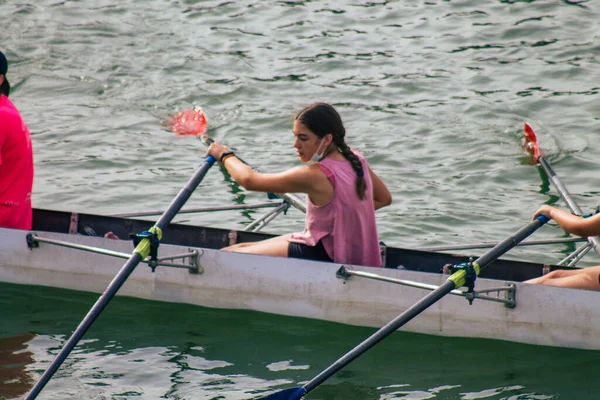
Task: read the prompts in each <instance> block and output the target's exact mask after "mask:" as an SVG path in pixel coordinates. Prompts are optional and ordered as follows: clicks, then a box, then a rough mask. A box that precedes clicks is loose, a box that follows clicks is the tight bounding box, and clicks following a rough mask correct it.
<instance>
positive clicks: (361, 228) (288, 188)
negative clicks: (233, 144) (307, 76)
mask: <svg viewBox="0 0 600 400" xmlns="http://www.w3.org/2000/svg"><path fill="white" fill-rule="evenodd" d="M293 133H294V137H295V140H294V148H295V149H296V154H297V155H298V157H299V158H300V161H302V162H304V163H308V162H309V161H311V160H312V161H315V162H316V163H314V164H310V165H305V166H300V167H295V168H292V169H289V170H287V171H285V172H281V173H278V174H263V173H259V172H256V171H254V170H252V169H251V168H250V167H248V166H247V165H246V164H244V163H243V162H242V161H240V160H239V159H237V158H236V157H235V154H234V153H233V152H232V151H230V150H229V149H228V148H227V147H225V146H223V145H221V144H219V143H216V142H215V143H213V144H212V145H211V146H210V147H209V149H208V152H207V155H212V156H213V157H214V158H215V159H216V160H220V162H221V163H222V164H223V166H224V167H225V168H226V169H227V172H229V174H230V175H231V177H232V178H233V179H234V180H235V181H236V182H237V183H239V184H240V185H242V186H243V187H244V188H245V189H247V190H256V191H261V192H273V193H306V194H307V212H306V227H305V229H304V231H303V232H300V233H293V234H287V235H283V236H279V237H275V238H272V239H268V240H264V241H261V242H253V243H240V244H237V245H234V246H230V247H226V248H224V249H223V250H228V251H237V252H243V253H253V254H264V255H271V256H280V257H294V258H304V259H312V260H321V261H334V262H336V263H344V264H355V265H366V266H374V267H380V266H381V255H380V251H379V238H378V235H377V225H376V223H375V210H376V209H378V208H381V207H384V206H387V205H389V204H391V202H392V196H391V194H390V192H389V190H388V188H387V187H386V186H385V184H384V183H383V182H382V181H381V179H380V178H379V177H378V176H377V175H376V174H375V173H374V172H373V171H372V170H371V168H370V167H369V164H368V163H367V161H366V160H365V159H364V157H363V156H362V155H360V154H359V153H358V152H356V151H354V150H352V149H350V147H348V145H347V144H346V142H345V140H344V137H345V135H346V130H345V129H344V125H343V123H342V119H341V117H340V115H339V114H338V112H337V111H336V110H335V109H334V108H333V107H332V106H331V105H329V104H325V103H315V104H312V105H310V106H308V107H306V108H304V109H303V110H302V111H300V112H299V113H298V115H296V117H295V119H294V128H293Z"/></svg>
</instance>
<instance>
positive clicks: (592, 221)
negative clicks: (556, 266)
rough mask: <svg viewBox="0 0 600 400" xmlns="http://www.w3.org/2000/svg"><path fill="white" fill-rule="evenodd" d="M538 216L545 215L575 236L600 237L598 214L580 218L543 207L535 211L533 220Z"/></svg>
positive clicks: (599, 218)
mask: <svg viewBox="0 0 600 400" xmlns="http://www.w3.org/2000/svg"><path fill="white" fill-rule="evenodd" d="M538 215H545V216H546V217H548V218H550V219H553V220H554V221H556V223H557V224H558V225H559V226H560V227H561V228H562V229H564V230H565V231H567V232H569V233H572V234H574V235H577V236H581V237H588V236H598V235H600V214H596V215H594V216H592V217H589V218H582V217H578V216H576V215H573V214H571V213H569V212H567V211H563V210H560V209H558V208H556V207H551V206H547V205H545V206H542V207H541V208H540V209H539V210H537V211H536V213H535V214H534V215H533V218H535V217H537V216H538Z"/></svg>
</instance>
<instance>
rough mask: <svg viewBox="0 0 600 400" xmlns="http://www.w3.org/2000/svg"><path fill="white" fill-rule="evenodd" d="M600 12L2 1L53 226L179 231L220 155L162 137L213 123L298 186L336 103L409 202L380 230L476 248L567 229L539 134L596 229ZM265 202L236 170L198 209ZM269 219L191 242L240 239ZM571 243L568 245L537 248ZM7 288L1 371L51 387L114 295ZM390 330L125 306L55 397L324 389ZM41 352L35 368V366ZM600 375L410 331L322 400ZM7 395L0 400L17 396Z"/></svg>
mask: <svg viewBox="0 0 600 400" xmlns="http://www.w3.org/2000/svg"><path fill="white" fill-rule="evenodd" d="M599 4H600V3H598V2H597V1H591V0H589V1H585V0H581V1H576V0H562V1H561V0H527V1H519V0H461V1H455V0H428V1H424V0H396V1H394V0H387V1H358V0H357V1H347V0H344V1H316V0H314V1H309V0H297V1H294V0H290V1H274V0H268V1H257V0H254V1H252V0H245V1H235V2H233V1H211V0H209V1H200V0H178V1H159V0H144V1H142V0H125V1H121V2H114V1H106V0H99V1H93V2H92V1H86V2H82V1H68V0H67V1H52V0H40V1H36V2H32V1H23V0H11V1H8V0H0V16H2V17H3V18H2V22H0V49H2V51H3V52H5V54H6V55H7V56H8V58H9V60H10V69H9V73H8V78H9V79H10V82H11V84H12V86H13V92H12V95H11V98H12V100H13V101H14V102H15V104H16V105H17V106H18V107H19V109H20V110H21V111H22V114H23V116H24V118H25V120H26V121H27V123H28V125H29V128H30V130H31V132H32V138H33V145H34V150H35V168H36V171H35V174H36V176H35V183H34V191H33V197H32V198H33V202H34V205H35V206H36V207H40V208H49V209H58V210H68V211H80V212H87V213H97V214H116V213H125V212H141V211H147V210H157V209H164V208H165V207H166V206H167V205H168V204H169V203H170V201H171V199H172V198H173V197H174V196H175V195H176V193H177V192H178V191H179V189H180V188H181V187H182V186H183V185H184V184H185V182H186V181H187V179H188V178H189V177H190V176H191V175H192V173H193V171H194V170H195V169H196V167H197V166H198V165H199V164H200V163H201V160H202V156H203V155H204V149H203V148H202V146H201V145H200V143H198V141H196V140H194V139H192V138H174V137H173V135H172V134H171V133H169V132H167V131H166V130H165V129H164V128H163V127H162V125H161V122H162V121H163V120H164V119H165V118H166V117H168V116H169V115H171V114H173V113H175V112H178V111H181V110H184V109H188V108H191V107H193V106H202V107H203V109H204V110H205V112H206V114H207V116H208V119H209V126H210V129H211V130H210V133H211V134H212V135H213V136H214V137H216V138H217V139H219V140H226V141H227V143H228V144H229V145H230V146H232V147H233V148H235V150H236V151H237V153H238V154H240V155H241V156H243V158H244V159H245V160H247V161H248V162H249V163H250V164H251V165H253V166H255V167H258V168H260V169H261V170H262V171H273V172H276V171H281V170H284V169H286V168H290V167H292V166H295V165H298V161H297V159H296V157H295V155H294V150H293V149H292V134H291V116H292V115H293V114H294V112H296V111H297V110H299V109H300V108H301V107H303V106H304V105H306V104H309V103H312V102H314V101H327V102H331V103H332V104H334V105H335V106H336V107H337V108H338V109H339V111H340V113H341V115H342V117H343V119H344V121H345V124H346V128H347V132H348V133H347V141H348V143H349V144H350V145H351V146H353V147H356V148H358V149H359V150H361V151H362V152H363V154H365V155H366V156H367V158H368V160H369V162H370V163H371V166H372V168H373V169H374V170H375V171H376V172H377V173H378V174H379V175H380V176H381V177H382V179H383V180H384V181H385V183H386V184H387V185H388V187H389V188H390V191H391V193H392V195H393V197H394V203H393V204H392V205H391V206H390V207H387V208H385V209H383V210H380V211H378V213H377V217H378V227H379V232H380V238H381V239H382V240H384V241H385V242H386V243H387V244H388V245H393V246H402V247H417V246H428V245H455V244H464V243H467V244H469V243H479V242H490V241H497V240H501V239H503V238H504V237H506V236H507V235H509V234H511V233H513V232H514V231H516V230H517V229H518V228H520V227H521V226H523V225H524V223H525V222H526V221H528V220H529V219H530V218H531V215H532V214H533V212H534V211H535V210H536V209H537V208H538V207H539V206H540V205H542V204H544V203H550V204H556V205H558V206H561V207H564V205H563V204H562V202H561V201H560V199H559V198H558V197H557V196H556V192H555V191H554V190H553V189H552V188H551V187H550V186H549V185H548V184H547V182H544V181H543V180H541V179H540V174H539V172H538V171H537V170H536V168H534V167H532V166H531V165H529V163H528V162H527V159H526V158H525V157H524V156H523V152H522V150H521V148H520V136H521V130H522V124H523V121H528V122H530V123H531V124H532V125H533V126H534V128H535V129H536V131H537V132H538V137H539V140H540V143H541V146H542V150H543V151H544V152H545V154H546V155H547V158H548V159H549V160H550V161H551V162H552V163H553V166H554V167H555V170H556V171H557V173H558V174H559V175H560V176H561V178H562V179H563V181H564V183H565V184H566V185H567V187H568V188H569V190H570V191H571V193H572V194H573V196H574V197H575V199H576V201H577V202H578V203H579V205H580V206H581V208H582V209H583V210H584V212H589V211H591V210H592V209H593V208H594V207H595V206H596V204H597V203H598V202H599V201H598V187H600V180H599V178H598V176H599V175H598V170H600V161H599V160H600V141H598V132H599V131H600V113H599V111H598V110H599V109H600V108H599V107H598V104H599V100H600V98H599V97H600V96H599V92H600V83H599V82H600V45H599V39H600V27H599V21H600V12H599V9H600V5H599ZM264 198H265V197H264V195H262V194H257V193H247V192H245V191H243V190H240V188H239V187H237V186H236V185H234V184H232V183H231V182H230V181H228V180H227V178H226V176H225V175H224V174H223V173H222V171H219V169H217V168H214V169H213V170H211V172H210V173H209V174H208V175H207V177H206V179H205V180H204V182H203V183H202V185H201V187H200V188H199V189H198V190H197V192H196V193H195V194H194V196H193V198H192V199H191V200H190V202H189V204H188V206H189V207H202V206H217V205H224V204H238V203H253V202H258V201H261V202H262V201H264ZM260 215H262V212H240V211H232V212H225V213H222V214H215V213H207V214H198V215H185V216H181V217H178V220H179V221H180V222H186V223H191V224H198V225H209V226H217V227H222V228H227V229H233V228H235V229H241V228H243V227H244V226H245V225H246V224H248V223H249V222H250V221H252V220H253V219H256V218H258V216H260ZM303 219H304V216H303V215H302V214H301V213H300V212H298V211H296V210H290V211H289V212H288V213H287V215H285V216H282V217H280V218H277V219H276V220H275V221H273V222H272V223H270V224H269V225H268V227H267V229H266V231H268V232H271V233H278V234H280V233H286V232H290V231H299V230H301V229H302V227H303ZM561 236H564V233H563V232H562V231H561V230H560V229H558V228H557V227H556V225H553V224H549V225H548V226H545V227H544V228H543V229H541V230H539V231H538V232H536V234H535V237H534V238H535V239H544V238H557V237H561ZM573 249H574V246H573V245H563V246H551V247H523V248H518V249H514V250H511V252H510V253H509V254H508V255H507V257H510V258H517V259H525V260H531V261H541V262H552V263H555V262H557V261H558V260H560V259H561V258H562V257H564V256H565V255H567V254H568V253H570V252H571V251H573ZM598 263H600V257H598V256H596V255H588V256H586V258H585V259H584V260H583V261H582V265H594V264H598ZM0 288H1V292H0V341H1V342H2V344H1V345H0V346H1V348H2V349H6V350H2V351H3V352H2V353H0V354H1V355H2V357H3V360H5V361H4V362H0V365H3V366H4V367H0V373H3V372H7V371H8V370H10V371H17V373H19V371H20V370H23V371H24V372H23V373H24V374H25V375H23V379H25V380H27V379H33V378H32V377H35V376H37V374H38V373H40V372H41V371H42V370H43V369H44V368H45V367H46V366H47V365H48V362H49V361H50V360H51V359H52V356H53V355H55V354H56V352H57V351H58V349H59V348H60V345H61V344H62V343H63V342H64V340H66V337H68V335H69V334H70V333H71V332H72V330H73V329H74V328H75V327H76V326H77V324H78V322H79V321H80V319H81V318H82V317H83V316H84V315H85V313H86V312H87V310H88V308H89V307H90V305H91V304H92V303H93V301H94V299H95V298H96V296H91V295H85V294H79V293H73V292H67V291H60V290H50V289H42V288H31V287H18V286H12V285H2V286H0ZM371 332H372V330H369V329H363V328H354V327H346V326H339V325H333V324H327V323H322V322H315V321H305V320H299V319H291V318H279V317H274V316H269V315H262V314H255V313H248V312H232V311H220V310H205V309H201V308H196V307H189V306H181V305H169V304H156V303H149V302H143V301H134V300H128V299H118V300H116V301H115V302H114V304H111V305H110V306H109V308H108V309H107V311H106V315H102V317H101V318H100V319H99V320H98V322H97V324H96V325H94V326H93V327H92V329H91V330H90V331H89V332H88V334H86V336H85V341H84V343H83V344H82V347H81V348H80V349H79V350H77V352H76V353H75V354H73V355H72V356H71V357H69V358H68V359H67V361H66V363H65V365H64V366H63V368H61V369H60V370H59V371H58V373H57V375H56V377H55V378H53V380H52V381H51V382H50V384H49V385H48V387H47V389H45V390H44V391H43V393H42V396H40V398H44V399H49V398H52V399H61V400H62V399H137V398H143V399H157V398H169V399H218V398H225V399H237V398H240V399H242V398H249V397H251V395H252V394H254V393H257V392H260V391H266V390H268V389H272V388H275V387H277V388H279V387H287V385H294V384H298V383H301V382H302V381H304V380H307V379H310V378H311V377H312V376H314V374H316V372H318V371H320V370H321V369H323V368H324V367H325V366H327V365H329V363H331V362H333V361H334V360H335V359H337V358H338V357H339V356H341V355H342V354H343V353H344V352H345V351H347V350H349V349H350V348H352V347H353V346H354V345H355V344H357V343H358V342H360V341H361V340H362V339H364V338H365V337H366V336H368V334H369V333H371ZM11 338H12V339H11ZM19 349H21V350H19ZM27 349H28V350H27ZM20 351H24V352H25V353H20ZM28 351H29V352H31V355H30V356H31V357H33V358H31V359H30V360H29V361H22V362H21V364H19V362H18V360H17V363H16V364H14V362H13V361H14V360H13V358H12V357H15V356H16V357H17V359H18V358H19V354H25V355H24V356H20V357H24V359H27V354H26V353H27V352H28ZM597 357H598V355H597V353H596V352H582V351H573V350H560V349H547V348H538V347H529V346H522V345H515V344H508V343H498V342H489V341H477V340H475V341H473V340H455V339H439V338H430V337H425V336H417V335H407V334H402V333H398V334H395V335H393V336H392V337H391V338H389V339H387V340H386V341H385V342H384V343H381V344H379V345H377V346H376V348H374V349H373V350H372V351H369V352H368V353H367V354H366V355H364V356H363V357H361V358H360V359H359V360H357V361H356V362H355V363H353V364H352V365H351V366H350V367H349V368H348V369H346V370H344V371H342V372H340V373H339V374H338V375H336V376H335V377H334V378H332V379H331V380H329V381H328V382H326V384H324V386H323V387H321V388H319V389H317V390H315V391H314V392H313V393H312V394H311V396H310V398H311V399H319V398H321V399H388V398H404V399H511V400H513V399H515V400H516V399H555V398H560V399H561V400H562V399H581V398H592V399H593V398H595V397H596V398H600V396H595V394H594V392H593V389H594V384H593V382H595V375H596V373H595V370H596V369H597V368H595V365H596V364H597ZM31 360H33V361H31ZM15 365H16V366H15ZM7 366H11V368H8V367H7ZM2 368H4V369H2ZM2 371H3V372H2ZM7 373H8V372H7ZM27 377H29V378H27ZM19 379H20V378H19ZM2 382H3V383H0V385H1V386H0V395H2V391H6V390H7V389H6V388H7V387H8V385H12V383H10V382H12V381H10V380H9V381H8V383H7V381H6V380H3V381H2ZM18 382H20V381H19V380H17V383H18Z"/></svg>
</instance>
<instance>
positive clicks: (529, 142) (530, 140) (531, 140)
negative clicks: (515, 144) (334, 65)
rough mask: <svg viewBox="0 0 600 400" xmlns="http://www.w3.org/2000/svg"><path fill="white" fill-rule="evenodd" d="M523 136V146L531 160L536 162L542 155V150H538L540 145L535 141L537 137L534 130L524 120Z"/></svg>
mask: <svg viewBox="0 0 600 400" xmlns="http://www.w3.org/2000/svg"><path fill="white" fill-rule="evenodd" d="M523 131H524V133H525V136H524V137H523V148H524V149H525V151H527V153H529V156H530V157H531V161H532V162H533V163H534V164H537V163H538V160H539V158H540V157H541V156H542V152H541V151H540V146H539V145H538V142H537V137H536V136H535V132H534V131H533V128H532V127H531V125H529V124H528V123H527V122H525V126H524V129H523Z"/></svg>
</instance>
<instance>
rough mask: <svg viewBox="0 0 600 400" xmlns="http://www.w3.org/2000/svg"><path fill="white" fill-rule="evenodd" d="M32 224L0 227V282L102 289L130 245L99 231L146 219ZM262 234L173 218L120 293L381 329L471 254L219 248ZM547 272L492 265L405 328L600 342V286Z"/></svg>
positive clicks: (72, 216) (134, 227)
mask: <svg viewBox="0 0 600 400" xmlns="http://www.w3.org/2000/svg"><path fill="white" fill-rule="evenodd" d="M33 221H34V222H33V230H32V231H21V230H13V229H0V281H3V282H10V283H15V284H28V285H43V286H50V287H58V288H67V289H74V290H81V291H88V292H96V293H102V292H103V291H104V290H105V289H106V287H107V285H108V283H109V282H110V281H111V280H112V279H113V277H114V276H115V274H116V273H117V272H118V271H119V268H120V267H121V266H122V262H123V261H122V260H121V258H126V257H129V255H130V253H131V250H132V243H131V242H130V241H128V240H113V239H106V238H104V237H103V235H104V234H105V233H106V232H108V231H113V232H115V233H117V234H118V235H119V236H120V237H127V234H128V233H130V232H140V231H144V230H146V229H148V228H149V227H150V226H151V225H152V223H151V222H149V221H144V220H138V219H127V218H117V217H109V216H100V215H92V214H78V213H68V212H60V211H51V210H41V209H36V210H34V219H33ZM268 237H270V236H269V235H267V234H263V233H253V232H236V231H230V230H224V229H216V228H208V227H197V226H189V225H180V224H172V225H170V226H169V227H168V228H167V229H165V230H164V239H163V241H162V243H161V245H160V247H159V254H158V266H156V267H155V268H152V267H151V268H142V267H140V268H138V269H137V270H135V271H134V272H133V273H132V275H131V276H130V277H129V279H128V280H127V282H126V283H125V284H124V286H123V287H122V288H121V290H120V291H119V294H120V295H125V296H132V297H137V298H144V299H152V300H158V301H165V302H181V303H189V304H195V305H199V306H204V307H213V308H230V309H247V310H256V311H263V312H268V313H275V314H282V315H290V316H298V317H306V318H314V319H322V320H328V321H334V322H338V323H343V324H351V325H359V326H369V327H379V326H382V325H383V324H385V323H386V322H387V321H389V320H390V319H392V318H393V317H394V316H396V315H398V313H400V312H402V311H404V310H406V309H407V308H409V307H410V306H411V305H412V304H414V303H415V302H417V301H418V300H419V299H420V298H421V297H423V295H424V294H426V293H427V291H430V290H432V289H435V288H436V287H437V286H439V285H441V284H442V283H443V282H444V281H445V280H446V279H447V275H445V273H444V272H445V268H443V266H444V265H457V264H459V263H462V262H465V261H468V259H469V257H468V256H461V255H453V254H448V253H441V252H430V251H419V250H413V249H402V248H393V247H382V252H383V254H384V259H385V267H386V268H371V267H361V266H353V265H344V266H342V265H339V264H335V263H323V262H315V261H306V260H299V259H287V258H279V257H268V256H258V255H250V254H241V253H230V252H224V251H220V250H218V249H219V248H221V247H223V246H225V245H229V244H232V243H235V242H246V241H256V240H261V239H265V238H268ZM147 261H148V260H147ZM147 263H148V264H152V263H151V262H149V261H148V262H147ZM544 268H545V269H554V268H564V267H558V266H547V265H546V266H544V265H541V264H535V263H528V262H522V261H513V260H502V259H500V260H497V261H495V262H494V263H493V264H492V265H491V266H490V267H489V268H487V269H486V270H485V271H483V272H482V274H481V277H480V278H478V279H477V281H476V287H475V292H474V293H471V294H465V293H463V292H461V291H458V290H457V291H454V292H453V293H452V294H454V296H446V298H444V299H443V300H442V301H440V302H438V303H437V304H435V305H434V306H432V307H431V308H429V309H428V310H427V311H425V312H424V313H423V314H422V316H421V317H420V318H417V319H415V320H413V321H411V322H410V323H408V324H407V325H406V326H405V327H404V328H403V329H404V330H407V331H411V332H418V333H425V334H433V335H443V336H460V337H479V338H490V339H499V340H508V341H515V342H522V343H530V344H537V345H549V346H559V347H572V348H583V349H600V319H598V318H597V317H596V315H597V312H596V306H595V304H597V302H598V301H599V300H600V293H598V292H593V291H585V290H577V289H566V288H556V287H549V286H541V285H530V284H525V283H522V281H523V280H526V279H529V278H533V277H536V276H539V275H540V274H541V273H542V271H543V270H544ZM153 269H154V271H153ZM465 297H467V299H465ZM467 300H470V301H472V304H469V301H467Z"/></svg>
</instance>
